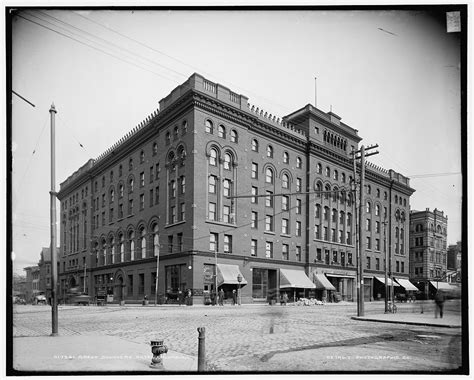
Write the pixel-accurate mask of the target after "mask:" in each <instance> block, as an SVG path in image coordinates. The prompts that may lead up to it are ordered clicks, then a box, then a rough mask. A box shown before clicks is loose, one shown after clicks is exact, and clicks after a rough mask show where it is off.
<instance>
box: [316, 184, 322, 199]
mask: <svg viewBox="0 0 474 380" xmlns="http://www.w3.org/2000/svg"><path fill="white" fill-rule="evenodd" d="M322 191H323V185H322V184H321V182H318V183H317V184H316V196H317V197H318V198H319V197H321V192H322Z"/></svg>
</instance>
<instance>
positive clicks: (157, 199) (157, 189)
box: [155, 186, 160, 205]
mask: <svg viewBox="0 0 474 380" xmlns="http://www.w3.org/2000/svg"><path fill="white" fill-rule="evenodd" d="M158 203H160V188H159V187H158V186H157V187H155V204H156V205H157V204H158Z"/></svg>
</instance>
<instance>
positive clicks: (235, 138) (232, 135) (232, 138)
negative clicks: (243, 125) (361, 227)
mask: <svg viewBox="0 0 474 380" xmlns="http://www.w3.org/2000/svg"><path fill="white" fill-rule="evenodd" d="M230 141H231V142H233V143H236V144H237V143H238V142H239V135H238V133H237V131H236V130H235V129H232V130H231V131H230Z"/></svg>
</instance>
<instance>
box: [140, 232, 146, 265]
mask: <svg viewBox="0 0 474 380" xmlns="http://www.w3.org/2000/svg"><path fill="white" fill-rule="evenodd" d="M140 235H141V238H140V242H141V244H140V245H141V249H140V251H141V252H140V253H141V257H139V258H140V259H144V258H145V257H146V231H145V228H142V229H141V230H140Z"/></svg>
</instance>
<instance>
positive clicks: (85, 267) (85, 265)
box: [84, 264, 87, 294]
mask: <svg viewBox="0 0 474 380" xmlns="http://www.w3.org/2000/svg"><path fill="white" fill-rule="evenodd" d="M86 269H87V264H84V294H86Z"/></svg>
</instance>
